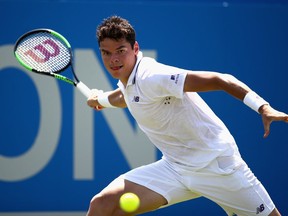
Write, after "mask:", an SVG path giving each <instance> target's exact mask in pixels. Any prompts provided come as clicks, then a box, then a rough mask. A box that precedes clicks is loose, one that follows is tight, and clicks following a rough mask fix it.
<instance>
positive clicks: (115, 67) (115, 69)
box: [110, 65, 123, 71]
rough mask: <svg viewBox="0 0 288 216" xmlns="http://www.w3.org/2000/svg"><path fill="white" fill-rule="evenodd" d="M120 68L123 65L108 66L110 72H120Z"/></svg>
mask: <svg viewBox="0 0 288 216" xmlns="http://www.w3.org/2000/svg"><path fill="white" fill-rule="evenodd" d="M122 67H123V65H120V66H110V68H111V70H113V71H117V70H120V69H121V68H122Z"/></svg>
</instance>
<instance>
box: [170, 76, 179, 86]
mask: <svg viewBox="0 0 288 216" xmlns="http://www.w3.org/2000/svg"><path fill="white" fill-rule="evenodd" d="M179 76H180V74H175V75H171V77H170V79H171V80H173V81H175V84H177V83H178V79H179Z"/></svg>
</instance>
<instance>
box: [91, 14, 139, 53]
mask: <svg viewBox="0 0 288 216" xmlns="http://www.w3.org/2000/svg"><path fill="white" fill-rule="evenodd" d="M96 36H97V40H98V44H99V45H100V42H101V41H103V40H104V39H105V38H110V39H113V40H116V41H118V40H121V39H125V40H127V41H128V42H129V43H130V44H131V47H132V48H133V47H134V44H135V40H136V33H135V30H134V28H133V27H132V25H131V24H130V23H129V21H128V20H126V19H124V18H122V17H119V16H111V17H108V18H107V19H104V20H103V22H102V23H101V24H100V25H99V26H98V27H97V31H96Z"/></svg>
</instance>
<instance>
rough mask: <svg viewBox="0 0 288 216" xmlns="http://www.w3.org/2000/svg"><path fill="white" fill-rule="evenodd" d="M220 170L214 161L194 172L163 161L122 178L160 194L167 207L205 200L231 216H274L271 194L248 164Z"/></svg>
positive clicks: (135, 170) (142, 167)
mask: <svg viewBox="0 0 288 216" xmlns="http://www.w3.org/2000/svg"><path fill="white" fill-rule="evenodd" d="M220 166H221V164H220ZM220 166H219V161H218V160H215V161H213V162H212V163H211V164H210V165H209V166H208V167H206V168H204V169H201V170H198V171H195V170H190V169H189V167H186V166H183V165H179V164H175V163H171V162H168V161H167V160H166V159H161V160H159V161H157V162H155V163H152V164H149V165H146V166H141V167H139V168H136V169H133V170H131V171H129V172H127V173H125V174H123V175H121V176H120V178H124V179H127V180H129V181H132V182H135V183H137V184H140V185H143V186H145V187H147V188H149V189H151V190H153V191H155V192H157V193H159V194H161V195H162V196H163V197H165V198H166V200H167V201H168V204H167V205H166V206H169V205H172V204H175V203H179V202H182V201H185V200H191V199H195V198H198V197H201V196H203V197H206V198H208V199H210V200H212V201H214V202H215V203H217V204H218V205H219V206H221V207H222V208H223V209H224V211H225V212H226V213H227V215H230V216H232V215H233V216H234V215H238V216H240V215H241V216H244V215H247V216H252V215H255V216H264V215H267V216H268V215H269V214H270V213H271V211H272V210H273V209H274V208H275V206H274V204H273V202H272V200H271V198H270V196H269V194H268V193H267V191H266V190H265V188H264V187H263V186H262V184H261V183H260V181H259V180H258V179H257V178H256V177H255V176H254V174H253V173H252V172H251V170H250V169H249V168H248V166H247V165H246V163H245V162H243V163H242V164H241V165H239V166H237V167H236V168H233V169H231V167H230V168H229V167H228V168H227V169H226V168H225V169H223V168H221V167H220ZM166 206H163V207H166Z"/></svg>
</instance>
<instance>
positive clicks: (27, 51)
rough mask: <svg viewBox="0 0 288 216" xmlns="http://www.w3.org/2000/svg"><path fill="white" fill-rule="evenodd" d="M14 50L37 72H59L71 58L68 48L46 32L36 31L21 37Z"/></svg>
mask: <svg viewBox="0 0 288 216" xmlns="http://www.w3.org/2000/svg"><path fill="white" fill-rule="evenodd" d="M15 52H16V53H17V55H18V57H19V58H20V59H21V60H22V61H23V62H24V63H25V64H26V65H28V66H29V67H31V68H33V69H34V70H36V71H38V72H48V73H50V72H53V73H54V72H60V71H61V70H63V69H65V68H66V67H67V65H68V64H69V63H70V61H71V58H72V56H71V52H70V48H69V47H67V45H66V44H65V43H64V42H63V41H61V40H60V39H59V38H58V37H56V36H54V35H52V34H50V33H47V32H37V33H34V34H31V35H29V36H27V37H25V38H23V39H22V41H20V42H19V43H18V46H17V48H16V51H15Z"/></svg>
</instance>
